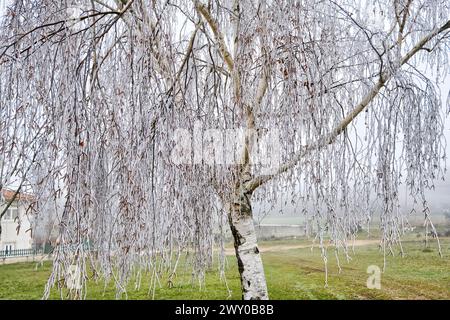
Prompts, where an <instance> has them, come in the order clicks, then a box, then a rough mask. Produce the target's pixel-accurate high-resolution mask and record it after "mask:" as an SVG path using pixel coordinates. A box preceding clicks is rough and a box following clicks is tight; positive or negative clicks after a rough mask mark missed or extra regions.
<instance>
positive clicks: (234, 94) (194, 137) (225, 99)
mask: <svg viewBox="0 0 450 320" xmlns="http://www.w3.org/2000/svg"><path fill="white" fill-rule="evenodd" d="M449 16H450V3H449V2H448V1H447V0H374V1H357V0H308V1H304V0H296V1H269V0H245V1H244V0H241V1H239V0H234V1H224V2H219V1H208V2H206V1H204V0H202V1H200V0H198V1H197V0H195V1H182V0H171V1H145V0H139V1H138V0H134V1H133V0H114V1H113V0H90V1H87V0H86V1H75V0H61V1H50V0H39V1H23V0H14V1H11V3H10V4H9V5H8V7H7V10H6V12H5V16H4V17H3V19H2V21H1V22H2V31H1V34H0V39H1V41H0V43H1V45H0V164H1V174H0V187H2V188H6V187H9V186H11V185H12V184H13V180H14V179H15V180H17V179H18V180H19V181H22V184H24V185H26V186H27V187H28V188H30V189H31V191H32V193H33V194H34V195H35V198H36V201H35V203H34V204H33V206H32V207H31V210H30V211H31V212H32V213H33V214H36V215H39V214H45V208H48V207H49V206H52V208H54V210H55V211H56V212H57V221H58V222H57V223H58V228H59V237H58V241H57V245H56V247H55V250H54V255H53V256H54V261H53V270H52V274H51V276H50V278H49V280H48V283H47V286H46V289H45V293H44V297H48V296H49V293H50V290H51V288H53V287H55V286H56V287H58V288H60V289H61V297H62V298H64V297H66V294H67V295H68V297H70V298H83V297H85V294H86V291H87V287H86V286H87V280H88V278H90V277H91V276H92V277H94V278H97V277H100V278H102V279H105V281H114V283H115V285H116V288H117V297H118V298H120V297H124V296H125V297H126V295H127V290H126V286H127V284H128V283H129V281H131V280H132V279H133V281H135V284H136V288H139V287H140V286H141V282H142V281H141V279H142V278H143V275H144V274H147V273H149V274H150V275H151V277H150V279H151V280H150V283H146V284H145V285H148V287H149V288H150V292H154V289H155V288H156V286H159V285H164V284H163V283H162V279H166V278H163V276H164V275H167V279H168V283H169V285H170V284H171V283H172V282H173V281H175V275H176V270H177V267H178V265H179V263H180V261H183V263H188V264H189V265H190V266H192V271H193V277H194V279H196V280H198V281H199V282H200V283H202V281H203V279H204V275H205V270H207V269H208V268H211V267H212V266H213V264H214V262H215V259H217V261H218V263H219V274H220V275H221V276H222V277H223V276H224V262H225V253H224V232H225V230H226V228H228V227H229V228H231V232H232V235H233V239H234V247H235V252H236V258H237V263H238V270H239V273H240V279H241V288H242V297H243V299H268V298H269V294H268V291H267V286H266V279H265V276H264V269H263V263H262V259H261V256H260V253H259V250H258V245H257V239H256V235H255V227H254V222H253V215H254V212H253V210H252V205H253V206H254V204H255V203H258V202H261V201H264V202H266V203H269V204H276V203H277V202H278V201H280V199H286V198H288V199H289V201H292V203H295V204H296V205H297V206H299V214H302V215H303V216H304V217H305V221H306V223H307V230H308V233H309V235H310V236H312V237H313V238H314V239H315V241H317V242H318V243H319V245H320V252H321V254H322V256H323V258H324V262H325V265H326V263H327V261H328V259H329V252H330V251H331V252H332V253H334V255H335V258H336V259H338V263H339V257H340V256H344V257H347V258H348V256H349V243H350V241H351V240H353V239H354V238H355V236H356V231H357V230H358V228H359V227H360V226H362V225H367V224H369V223H370V222H371V220H372V218H373V217H374V215H375V214H379V216H380V229H381V239H380V246H381V248H382V251H383V253H384V254H385V255H386V254H389V252H392V250H393V247H394V246H397V245H398V246H400V248H401V241H400V240H401V236H402V233H403V231H404V228H405V226H406V225H407V216H405V215H404V214H403V213H402V211H401V208H400V207H399V199H398V194H399V188H400V185H402V184H403V185H406V187H407V188H408V191H409V196H410V197H411V198H412V199H414V201H415V204H416V205H415V210H422V212H423V214H424V219H425V225H426V226H427V228H430V230H434V226H433V224H432V222H431V218H430V210H429V207H428V203H427V201H426V198H425V191H426V190H427V189H432V188H433V181H435V180H436V179H441V178H442V177H443V173H444V170H445V157H446V155H445V143H444V139H443V121H444V120H443V119H444V117H445V115H446V113H447V114H448V112H449V109H450V108H449V103H448V100H447V105H446V106H444V105H443V103H442V100H441V92H440V90H439V85H440V84H441V83H442V81H444V79H445V77H447V76H448V71H449V69H448V66H449V64H448V59H449V44H450V42H449V35H450V33H449V31H450V21H449ZM211 130H215V131H211ZM208 132H209V133H210V134H207V133H208ZM229 132H231V133H233V132H239V134H235V135H233V134H226V133H229ZM271 132H272V133H273V132H276V133H277V136H278V137H279V139H275V138H273V139H272V142H275V145H274V146H273V148H274V149H273V150H275V149H276V150H278V153H277V154H279V158H277V157H275V160H273V159H272V160H271V163H270V169H271V170H269V171H268V170H266V169H267V168H266V166H265V165H264V163H265V162H264V160H267V159H265V157H270V155H274V154H275V153H274V152H273V150H272V149H268V150H265V151H264V150H262V149H264V146H262V145H261V141H262V140H264V137H265V135H267V133H271ZM217 133H218V134H217ZM269 140H270V139H269ZM270 150H272V151H270ZM230 159H231V160H232V161H228V160H230ZM258 159H259V160H258ZM274 161H275V162H276V163H274ZM22 184H21V185H22ZM374 204H375V205H374ZM374 208H377V209H376V210H375V209H374ZM213 230H219V231H220V233H221V235H222V236H221V237H219V239H218V240H217V239H215V237H214V232H213ZM216 240H217V241H216ZM327 241H329V242H331V243H332V246H331V247H328V246H327V245H326V242H327ZM327 247H328V249H327ZM214 248H219V250H218V251H215V250H213V249H214ZM330 248H332V249H330ZM73 266H75V267H76V268H77V270H79V272H80V274H81V287H77V288H75V289H74V288H69V290H65V289H64V290H63V289H62V288H63V287H64V286H65V281H66V282H67V274H68V272H69V269H70V268H72V267H73ZM224 281H226V279H224Z"/></svg>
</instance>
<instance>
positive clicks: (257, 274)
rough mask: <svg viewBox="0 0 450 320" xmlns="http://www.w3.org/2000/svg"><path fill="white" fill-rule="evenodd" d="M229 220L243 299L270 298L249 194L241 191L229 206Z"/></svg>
mask: <svg viewBox="0 0 450 320" xmlns="http://www.w3.org/2000/svg"><path fill="white" fill-rule="evenodd" d="M228 220H229V223H230V228H231V232H232V234H233V238H234V248H235V251H236V258H237V262H238V268H239V274H240V276H241V289H242V299H243V300H268V299H269V295H268V293H267V285H266V277H265V275H264V268H263V263H262V260H261V255H260V254H259V249H258V244H257V242H256V232H255V226H254V224H253V214H252V207H251V205H250V200H249V198H248V194H245V193H240V194H238V195H236V196H235V199H234V201H233V202H232V203H231V205H230V208H229V214H228Z"/></svg>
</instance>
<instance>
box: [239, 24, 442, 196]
mask: <svg viewBox="0 0 450 320" xmlns="http://www.w3.org/2000/svg"><path fill="white" fill-rule="evenodd" d="M447 29H450V20H449V21H447V23H445V24H444V25H443V26H442V27H439V28H436V29H434V30H433V31H431V32H430V33H429V34H428V35H426V36H425V37H423V38H422V39H421V40H420V41H419V42H418V43H417V44H416V45H415V46H414V47H413V48H412V49H411V50H410V51H409V52H408V53H407V54H406V55H405V56H404V57H403V58H402V59H400V64H399V66H398V67H397V69H395V70H389V71H388V70H385V71H383V72H382V73H381V74H380V77H379V80H378V81H377V83H375V85H374V86H373V87H372V88H371V89H370V91H369V92H368V93H367V94H366V95H365V96H364V97H363V98H362V100H361V102H360V103H359V104H358V105H357V106H356V107H355V108H354V109H353V110H352V111H351V112H350V113H349V114H348V115H347V116H346V117H345V118H344V119H343V120H342V121H341V122H340V123H339V125H337V126H336V127H335V128H334V129H333V130H332V131H331V132H330V133H329V134H328V135H326V136H325V137H322V138H321V139H318V140H317V141H315V142H314V143H312V144H308V145H306V146H303V147H302V148H301V150H300V152H298V153H297V154H296V155H295V156H294V157H293V158H292V159H291V160H290V161H288V162H286V163H284V164H283V165H281V166H280V167H279V168H278V170H277V171H276V172H275V173H273V174H270V175H261V176H258V177H255V178H253V179H252V180H250V181H249V182H247V183H246V185H245V188H246V190H248V191H249V192H253V191H254V190H255V189H256V188H258V187H259V186H261V185H262V184H264V183H266V182H267V181H269V180H271V179H272V178H274V177H276V176H278V175H279V174H281V173H283V172H286V171H288V170H289V169H291V168H293V167H294V166H295V165H297V164H298V163H299V162H300V160H301V159H302V158H303V157H304V156H306V155H307V154H308V153H310V152H311V151H313V150H317V149H320V148H322V147H325V146H327V145H329V144H331V143H333V142H334V141H336V138H337V137H338V136H339V135H340V134H341V133H342V132H343V131H344V130H345V129H346V128H347V126H348V125H349V124H350V123H351V122H352V121H353V120H354V119H355V118H356V117H357V116H358V114H360V113H361V112H362V111H363V110H364V109H365V108H366V107H367V106H368V105H369V104H370V102H372V100H373V99H374V98H375V97H376V96H377V95H378V93H379V92H380V89H381V88H382V87H383V86H384V85H385V84H386V83H387V82H388V81H389V80H390V79H391V78H392V76H393V75H394V73H395V72H396V71H397V70H398V69H399V68H400V67H401V66H403V65H404V64H406V63H407V62H408V61H409V60H410V59H411V58H412V57H413V56H414V55H415V54H416V53H417V52H418V51H419V50H421V49H422V48H423V47H424V46H425V44H426V43H428V41H430V40H431V39H433V38H434V37H435V36H437V35H438V34H439V33H442V32H443V31H445V30H447Z"/></svg>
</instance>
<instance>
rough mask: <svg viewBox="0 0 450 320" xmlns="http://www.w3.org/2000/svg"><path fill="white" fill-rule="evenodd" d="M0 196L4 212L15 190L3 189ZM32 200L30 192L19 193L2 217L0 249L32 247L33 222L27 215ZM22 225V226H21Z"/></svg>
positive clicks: (1, 208) (0, 206)
mask: <svg viewBox="0 0 450 320" xmlns="http://www.w3.org/2000/svg"><path fill="white" fill-rule="evenodd" d="M1 193H2V197H0V213H1V212H3V210H4V209H5V207H6V205H7V203H9V202H10V201H11V200H12V199H13V198H14V194H15V191H12V190H7V189H3V190H1ZM31 200H32V196H31V195H29V194H24V193H20V194H17V196H16V197H15V199H14V201H13V202H12V203H11V205H10V207H9V208H8V210H7V211H6V213H5V214H4V215H3V217H2V218H1V222H0V223H1V227H2V232H1V234H0V251H2V250H7V251H11V250H18V249H31V248H32V246H33V241H32V238H31V232H30V227H31V223H30V221H29V219H28V217H27V216H26V210H27V208H28V204H29V203H30V201H31ZM19 226H20V227H19Z"/></svg>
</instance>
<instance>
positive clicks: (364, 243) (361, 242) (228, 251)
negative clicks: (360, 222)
mask: <svg viewBox="0 0 450 320" xmlns="http://www.w3.org/2000/svg"><path fill="white" fill-rule="evenodd" d="M378 243H380V240H355V242H349V244H348V245H349V247H350V248H351V247H352V245H354V246H355V247H360V246H367V245H371V244H378ZM311 246H312V245H311V244H280V245H275V246H273V245H271V246H264V245H261V246H260V247H259V251H260V252H273V251H281V250H282V251H284V250H291V249H305V248H311ZM329 246H331V245H329ZM313 247H318V245H317V244H315V245H313ZM225 254H226V255H229V256H231V255H234V248H226V249H225Z"/></svg>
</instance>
